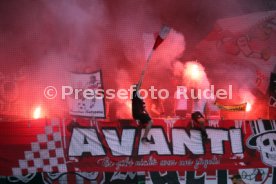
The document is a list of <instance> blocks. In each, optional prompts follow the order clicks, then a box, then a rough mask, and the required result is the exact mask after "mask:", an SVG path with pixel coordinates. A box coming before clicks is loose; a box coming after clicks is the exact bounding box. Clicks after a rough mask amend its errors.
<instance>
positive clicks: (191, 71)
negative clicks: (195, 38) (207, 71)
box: [185, 62, 203, 81]
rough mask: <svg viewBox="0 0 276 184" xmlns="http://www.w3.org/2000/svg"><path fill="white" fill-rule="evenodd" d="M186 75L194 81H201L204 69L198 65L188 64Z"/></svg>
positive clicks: (194, 63)
mask: <svg viewBox="0 0 276 184" xmlns="http://www.w3.org/2000/svg"><path fill="white" fill-rule="evenodd" d="M186 67H187V68H186V70H185V75H186V76H187V77H189V78H190V79H192V80H194V81H198V80H201V78H202V75H203V73H202V72H203V70H202V68H201V67H200V66H199V65H198V64H197V63H196V62H193V63H188V64H187V66H186Z"/></svg>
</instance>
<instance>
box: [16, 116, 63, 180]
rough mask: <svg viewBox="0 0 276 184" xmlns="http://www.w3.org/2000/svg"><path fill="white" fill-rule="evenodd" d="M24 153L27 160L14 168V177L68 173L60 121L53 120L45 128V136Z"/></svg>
mask: <svg viewBox="0 0 276 184" xmlns="http://www.w3.org/2000/svg"><path fill="white" fill-rule="evenodd" d="M24 153H25V159H24V160H19V167H17V168H12V172H13V175H14V176H16V175H24V174H27V173H35V172H66V171H67V167H66V161H65V157H64V150H63V147H62V137H61V133H60V126H59V120H57V119H54V120H52V121H51V124H50V125H47V126H46V127H45V134H38V135H37V142H32V143H31V151H25V152H24Z"/></svg>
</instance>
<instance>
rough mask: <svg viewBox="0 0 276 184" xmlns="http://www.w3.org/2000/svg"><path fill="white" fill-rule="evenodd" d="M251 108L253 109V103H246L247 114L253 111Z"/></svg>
mask: <svg viewBox="0 0 276 184" xmlns="http://www.w3.org/2000/svg"><path fill="white" fill-rule="evenodd" d="M251 108H252V105H251V103H249V102H247V103H246V109H245V111H246V112H249V111H251Z"/></svg>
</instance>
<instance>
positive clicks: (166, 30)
mask: <svg viewBox="0 0 276 184" xmlns="http://www.w3.org/2000/svg"><path fill="white" fill-rule="evenodd" d="M170 30H171V28H170V27H168V26H163V27H162V28H161V30H160V31H159V34H158V36H157V38H156V40H155V43H154V46H153V50H155V49H156V48H157V47H158V46H159V45H160V44H161V43H162V42H163V41H164V40H165V39H166V37H167V36H168V34H169V32H170Z"/></svg>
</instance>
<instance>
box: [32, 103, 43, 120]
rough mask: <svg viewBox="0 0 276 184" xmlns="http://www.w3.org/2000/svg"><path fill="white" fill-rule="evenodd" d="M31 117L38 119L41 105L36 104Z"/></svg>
mask: <svg viewBox="0 0 276 184" xmlns="http://www.w3.org/2000/svg"><path fill="white" fill-rule="evenodd" d="M33 118H34V119H39V118H41V107H40V106H38V107H36V108H35V110H34V112H33Z"/></svg>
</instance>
